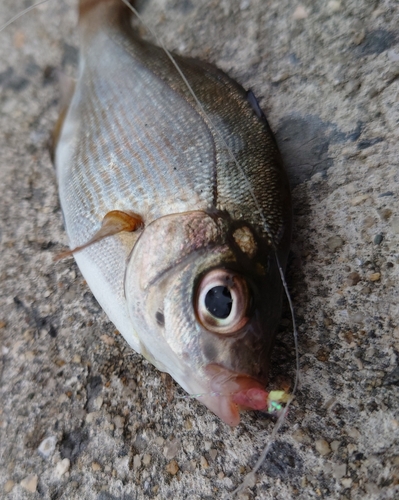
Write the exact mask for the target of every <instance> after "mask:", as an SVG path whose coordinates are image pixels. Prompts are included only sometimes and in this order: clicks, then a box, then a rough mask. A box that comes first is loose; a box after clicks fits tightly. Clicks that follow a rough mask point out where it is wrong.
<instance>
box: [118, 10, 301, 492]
mask: <svg viewBox="0 0 399 500" xmlns="http://www.w3.org/2000/svg"><path fill="white" fill-rule="evenodd" d="M121 1H122V2H123V3H124V4H125V5H126V6H127V7H128V8H129V9H130V10H131V11H132V12H133V13H134V14H135V16H136V17H137V18H138V19H139V21H140V22H141V23H142V24H143V26H145V28H146V29H147V30H148V31H149V32H150V33H151V35H152V36H153V37H154V38H155V40H156V41H157V42H158V44H159V45H160V47H161V48H162V49H163V50H164V52H165V54H166V55H167V56H168V58H169V59H170V61H171V62H172V64H173V66H174V67H175V68H176V71H177V72H178V73H179V75H180V77H181V78H182V80H183V81H184V83H185V85H186V86H187V89H188V91H189V92H190V94H191V95H192V97H193V99H194V101H195V103H196V105H197V106H198V108H199V109H200V110H201V112H202V113H203V114H204V115H205V116H206V117H207V119H208V121H209V123H210V124H211V126H212V128H213V129H214V130H215V132H216V133H217V135H218V137H219V138H220V140H221V141H222V143H223V146H224V147H225V148H226V151H227V152H228V154H229V156H230V158H231V159H232V161H233V162H234V163H235V165H236V166H237V168H238V170H239V171H240V173H241V176H242V178H243V180H244V182H245V184H246V187H247V189H248V191H249V193H250V195H251V197H252V200H253V202H254V204H255V207H256V209H257V211H258V213H259V217H260V218H261V220H262V223H263V227H264V230H265V232H266V234H267V235H268V236H269V239H270V242H271V245H272V247H273V250H274V255H275V259H276V263H277V267H278V270H279V273H280V278H281V282H282V285H283V288H284V293H285V295H286V297H287V300H288V303H289V307H290V311H291V317H292V324H293V335H294V344H295V356H296V374H295V382H294V388H293V391H292V393H291V397H290V399H289V400H288V402H287V404H286V406H285V408H284V409H283V411H282V413H281V414H280V416H279V418H278V420H277V422H276V424H275V426H274V428H273V431H272V433H271V436H270V439H269V441H268V443H267V445H266V446H265V448H264V449H263V452H262V454H261V455H260V457H259V459H258V461H257V463H256V464H255V467H254V468H253V469H252V471H251V472H250V473H249V474H248V475H247V476H246V478H245V479H244V481H243V483H242V484H241V485H240V486H239V487H238V488H237V489H236V490H234V491H232V492H231V493H229V495H228V496H226V497H225V498H226V499H228V498H232V497H233V496H235V495H236V494H237V493H239V492H241V491H242V490H243V489H245V488H246V487H247V486H249V484H251V482H252V481H253V479H254V476H255V473H256V472H257V470H258V469H259V467H260V466H261V465H262V464H263V462H264V460H265V459H266V456H267V454H268V453H269V451H270V448H271V446H272V444H273V442H274V441H275V440H276V436H277V433H278V431H279V429H280V428H281V426H282V425H283V423H284V421H285V418H286V415H287V411H288V408H289V406H290V404H291V402H292V401H293V399H294V396H295V393H296V390H297V388H298V383H299V350H298V332H297V328H296V322H295V314H294V307H293V304H292V300H291V296H290V293H289V290H288V286H287V283H286V281H285V277H284V271H283V269H282V267H281V264H280V260H279V258H278V254H277V249H276V246H275V242H274V239H273V235H272V233H271V231H270V228H269V227H268V224H267V222H266V219H265V217H264V215H263V213H262V210H261V207H260V205H259V203H258V200H257V198H256V195H255V192H254V190H253V189H252V186H251V183H250V181H249V179H248V177H247V175H246V174H245V171H244V169H243V167H242V166H241V164H240V163H239V162H238V160H237V158H236V157H235V155H234V153H233V151H232V150H231V148H230V147H229V145H228V144H227V142H226V141H225V139H224V137H223V135H222V133H221V132H220V131H219V130H218V129H217V127H216V126H215V125H214V123H213V121H212V120H211V118H210V117H209V115H208V113H206V111H205V109H204V107H203V106H202V104H201V102H200V101H199V99H198V97H197V96H196V94H195V92H194V90H193V89H192V87H191V85H190V83H189V82H188V80H187V78H186V77H185V75H184V73H183V72H182V70H181V69H180V67H179V65H178V64H177V62H176V61H175V59H174V57H173V56H172V54H171V53H170V52H169V51H168V49H167V48H166V47H165V45H164V44H163V42H162V40H161V39H160V38H159V37H158V36H157V34H156V33H154V32H153V31H152V30H151V29H150V28H149V27H148V26H147V25H146V23H145V22H144V21H143V19H142V18H141V16H140V14H139V13H138V12H137V10H136V9H135V8H134V7H133V6H132V5H131V4H130V3H129V1H128V0H121ZM194 397H195V396H194Z"/></svg>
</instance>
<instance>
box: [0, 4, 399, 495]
mask: <svg viewBox="0 0 399 500" xmlns="http://www.w3.org/2000/svg"><path fill="white" fill-rule="evenodd" d="M27 3H28V2H25V1H21V0H19V1H15V0H13V1H11V0H3V2H2V4H1V7H0V19H1V20H0V22H4V21H6V20H8V19H9V18H11V17H12V15H13V14H15V13H17V12H19V11H20V10H22V9H23V8H24V7H26V5H27ZM144 17H145V19H146V20H147V22H148V23H149V24H150V25H151V26H153V27H155V29H156V31H157V32H158V33H159V34H160V36H162V37H163V39H164V41H165V43H166V45H167V46H168V47H169V48H170V49H173V50H176V51H179V52H181V53H183V54H189V55H192V56H197V57H200V58H202V59H205V60H208V61H212V62H214V63H216V64H218V65H219V66H220V67H222V68H223V69H224V70H226V71H227V72H228V73H229V74H230V75H231V76H233V77H235V78H236V79H237V80H238V81H240V83H242V84H243V85H244V86H245V87H247V88H252V89H253V90H254V92H255V93H256V95H257V96H258V97H259V99H260V102H261V105H262V107H263V109H264V110H265V112H266V114H267V116H268V118H269V122H270V124H271V127H272V129H273V130H274V131H275V132H276V135H277V139H278V141H279V144H280V147H281V151H282V153H283V156H284V158H285V160H286V164H287V167H288V169H289V173H290V177H291V180H292V183H293V186H294V187H293V197H294V222H295V233H294V241H293V245H292V259H291V263H290V268H289V272H288V280H289V284H290V288H291V290H292V295H293V301H294V304H295V307H296V314H297V320H298V324H299V333H300V339H299V348H300V359H301V366H302V371H301V387H300V391H299V393H298V397H297V399H296V401H295V403H294V405H293V408H292V410H291V411H290V414H289V418H288V421H287V424H286V425H285V426H284V427H283V429H282V432H281V433H280V434H279V438H278V441H277V442H276V443H275V445H274V446H273V448H272V452H271V454H270V455H269V457H268V459H267V460H266V462H265V464H264V465H263V466H262V468H261V470H260V472H259V474H258V478H257V482H256V484H255V485H254V486H253V487H251V488H250V489H247V490H246V491H245V492H244V493H243V494H242V498H243V499H267V498H274V499H289V498H298V499H309V498H326V499H337V498H339V499H349V498H350V499H381V500H382V499H394V498H398V496H399V404H398V403H399V401H398V399H399V398H398V391H399V387H398V386H399V368H398V353H399V285H398V278H399V251H398V243H399V210H398V209H399V171H398V154H397V147H398V146H397V144H398V135H399V126H398V121H399V103H398V96H399V32H398V28H397V26H398V22H399V9H398V3H397V2H396V0H381V1H378V0H341V1H339V0H335V1H334V0H333V1H327V0H325V1H321V0H319V1H316V0H303V1H298V2H296V1H291V0H279V1H277V0H269V1H267V0H228V1H227V0H225V1H223V0H213V1H211V0H207V1H203V2H195V1H194V0H184V1H183V0H181V1H178V0H148V1H147V2H146V8H145V11H144ZM76 18H77V14H76V3H75V2H74V1H72V0H71V1H69V0H68V1H56V0H53V1H52V2H51V1H50V2H49V3H48V4H46V5H43V6H42V7H40V8H38V9H37V10H35V11H33V12H31V13H30V14H28V15H26V16H25V17H24V18H22V19H20V20H19V21H17V22H15V23H14V24H13V25H12V26H10V27H8V28H7V29H6V30H5V31H3V32H1V33H0V47H1V48H0V87H1V94H0V100H1V112H0V126H1V133H0V141H1V148H0V151H1V156H0V180H1V196H0V245H1V261H0V283H1V290H0V338H1V348H2V353H1V371H0V376H1V387H0V394H1V396H0V397H1V400H0V401H1V403H0V404H1V407H0V422H1V425H0V497H1V498H7V499H28V498H29V499H30V498H32V499H34V498H37V499H39V498H44V499H88V500H89V499H96V500H116V499H120V500H133V499H136V498H137V499H142V498H154V499H155V498H158V499H164V498H179V499H180V498H181V499H183V498H184V499H190V500H191V499H193V500H194V499H212V498H223V495H226V494H228V492H229V491H231V490H232V489H233V488H234V487H235V486H237V485H238V484H239V483H240V481H242V479H243V478H244V476H245V474H246V473H247V472H248V471H249V470H250V467H251V465H254V463H255V462H256V460H257V457H258V456H259V454H260V452H261V450H262V449H263V447H264V444H265V443H266V442H267V439H268V436H269V434H270V432H271V429H272V427H273V421H272V420H271V419H270V418H268V417H267V416H264V415H263V414H255V413H252V414H247V415H245V416H244V418H243V421H242V424H241V425H240V426H238V427H237V428H235V429H230V428H229V427H228V426H226V425H224V424H222V423H221V422H220V421H219V420H218V419H217V418H216V417H214V416H213V415H212V414H211V413H210V412H209V411H208V410H207V409H206V408H205V407H203V406H201V405H200V404H199V403H197V402H196V401H195V400H184V399H183V400H182V399H176V398H174V399H171V397H172V396H173V395H176V394H179V393H180V390H179V388H178V387H177V386H176V385H175V384H174V383H173V382H172V383H171V382H170V381H168V379H166V378H165V377H163V376H162V374H161V373H159V372H157V371H156V370H155V369H154V368H152V366H150V365H149V364H148V363H147V362H146V361H144V360H143V359H142V358H141V357H140V356H139V355H137V354H135V353H134V352H132V351H131V350H130V349H129V347H128V346H127V345H126V343H125V342H124V340H123V338H121V336H120V335H117V333H116V332H115V329H114V327H113V325H112V324H111V323H110V322H109V321H108V320H107V318H106V316H105V315H104V313H103V312H102V311H101V310H100V308H99V306H98V305H97V303H96V301H95V300H94V298H93V296H92V294H91V292H90V291H89V290H88V288H87V286H86V285H85V283H84V281H83V279H82V277H81V275H80V273H79V270H78V269H77V267H76V265H75V264H74V262H73V260H66V261H62V262H60V263H57V264H55V263H54V262H53V260H52V258H53V256H54V254H55V253H57V252H58V251H59V250H60V249H61V248H63V246H64V245H65V243H66V236H65V234H64V231H63V227H62V218H61V212H60V208H59V203H58V199H57V186H56V180H55V175H54V171H53V168H52V165H51V162H50V159H49V155H48V153H47V140H48V137H49V134H50V132H51V130H52V127H53V124H54V122H55V120H56V116H57V103H58V100H59V89H58V84H57V80H56V78H55V76H54V71H53V69H54V68H61V69H62V70H63V71H64V72H66V73H68V74H73V73H74V68H75V65H76V59H77V43H78V41H77V39H76V30H75V25H76ZM280 330H281V331H280V334H279V340H278V343H277V347H276V351H275V355H274V359H275V367H274V369H273V373H272V383H274V384H275V385H276V386H278V385H279V384H280V385H281V384H282V381H283V380H284V378H287V377H290V378H291V379H292V377H293V366H294V354H293V342H292V338H291V334H290V332H291V327H290V322H289V314H288V311H287V309H285V311H284V314H283V320H282V326H281V329H280ZM47 438H48V440H47V441H46V442H45V443H44V444H41V443H43V441H44V440H45V439H47ZM39 446H40V449H41V451H39Z"/></svg>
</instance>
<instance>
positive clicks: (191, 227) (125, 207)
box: [55, 0, 291, 425]
mask: <svg viewBox="0 0 399 500" xmlns="http://www.w3.org/2000/svg"><path fill="white" fill-rule="evenodd" d="M130 18H131V15H130V12H129V10H128V9H127V8H126V6H124V5H122V3H121V1H120V0H98V1H96V2H93V1H90V0H81V2H80V21H79V29H80V37H81V52H80V70H79V77H78V80H77V83H76V87H75V91H74V94H73V96H72V99H71V102H70V104H69V108H68V110H67V113H66V114H65V119H64V121H63V122H62V123H61V129H60V134H59V137H58V143H57V146H56V152H55V163H56V168H57V175H58V182H59V191H60V200H61V206H62V210H63V213H64V218H65V225H66V230H67V233H68V236H69V240H70V244H71V247H72V248H74V247H79V246H82V245H84V246H85V248H84V249H83V250H80V251H76V252H75V254H74V255H75V258H76V261H77V263H78V265H79V268H80V269H81V271H82V273H83V275H84V277H85V279H86V281H87V283H88V285H89V286H90V288H91V289H92V291H93V293H94V295H95V296H96V298H97V300H98V302H99V303H100V304H101V306H102V307H103V309H104V310H105V312H106V313H107V314H108V316H109V318H110V319H111V321H113V323H114V324H115V326H116V327H117V328H118V330H119V331H120V332H121V333H122V335H123V336H124V337H125V338H126V340H127V341H128V342H129V344H130V345H131V346H132V347H133V348H134V349H135V350H137V351H138V352H141V353H142V354H143V355H144V356H145V357H146V358H147V359H149V360H150V361H151V362H152V363H153V364H154V365H155V366H157V367H158V368H159V369H161V370H163V371H167V372H168V373H170V374H171V375H172V377H173V378H174V379H175V380H176V381H177V382H178V383H179V384H180V385H181V386H182V387H183V388H184V389H185V390H186V391H187V392H189V393H194V394H213V393H218V394H221V395H223V394H224V396H221V397H219V398H214V397H213V398H212V397H200V398H198V399H200V400H201V401H202V402H204V403H205V404H206V405H207V406H208V407H209V408H210V409H211V410H212V411H214V412H215V413H216V414H217V415H219V416H220V417H221V418H222V419H223V420H224V421H225V422H227V423H229V424H230V425H236V424H237V423H238V422H239V411H240V410H241V409H245V408H242V405H241V403H239V404H238V403H236V402H235V401H240V402H242V401H247V402H248V406H249V407H251V404H252V403H250V401H251V398H250V397H249V396H248V397H247V392H248V391H252V392H251V394H252V393H254V391H255V393H256V394H258V395H259V397H260V399H262V400H263V399H264V400H265V404H266V400H267V397H266V396H265V394H266V393H265V390H264V388H265V386H266V384H267V379H268V371H269V363H270V356H271V349H272V345H273V341H274V336H275V329H276V326H277V324H278V321H279V316H280V311H281V292H282V282H281V279H280V274H279V269H278V262H280V263H281V265H282V266H283V267H284V266H285V263H286V258H287V254H288V249H289V242H290V233H291V203H290V192H289V186H288V182H287V178H286V175H285V172H284V169H283V167H282V164H281V159H280V155H279V152H278V149H277V146H276V143H275V141H274V138H273V136H272V134H271V132H270V129H269V127H268V125H267V121H266V119H265V118H264V116H263V114H262V113H261V111H260V109H259V107H258V105H257V103H256V100H254V98H253V95H252V94H248V93H247V92H246V91H245V90H244V89H243V88H242V87H241V86H240V85H239V84H238V83H236V82H234V81H233V80H232V79H230V78H229V77H228V76H227V75H226V74H225V73H223V72H222V71H220V70H218V69H217V68H215V67H213V66H211V65H209V64H207V63H203V62H199V61H195V60H193V59H187V58H184V57H181V56H174V58H175V61H176V63H177V65H178V66H179V68H180V70H181V71H182V72H183V74H184V76H185V78H186V79H187V81H188V82H189V86H188V85H187V83H186V82H185V81H184V79H183V78H182V77H181V75H180V74H179V73H178V72H177V70H176V68H175V66H174V64H173V63H172V62H171V60H170V59H169V57H168V54H167V53H166V52H165V51H164V50H163V49H161V48H159V47H156V46H154V45H152V44H151V43H149V42H146V41H144V40H142V39H140V38H139V37H138V36H137V34H136V33H135V31H134V30H133V29H132V28H131V26H130ZM192 91H193V93H194V94H195V96H196V98H194V97H193V95H192ZM198 103H199V104H200V105H199V106H198ZM63 116H64V115H63ZM115 211H119V212H115ZM121 212H122V213H124V217H127V218H129V217H132V215H129V214H131V213H132V212H134V213H135V214H137V215H135V216H134V217H136V219H137V218H138V219H137V220H140V221H142V222H143V225H144V228H142V225H141V224H135V223H134V224H132V225H129V227H131V228H133V229H134V231H133V232H131V233H126V232H120V231H123V229H120V226H119V225H117V226H116V227H117V229H112V228H111V229H110V230H109V231H111V232H109V233H107V236H108V237H106V238H105V239H101V240H100V241H97V239H100V238H96V235H100V234H101V238H102V237H103V234H102V233H101V232H100V227H101V225H102V224H103V226H104V224H105V221H106V219H107V216H108V214H111V213H112V214H114V215H113V217H115V216H116V217H118V213H121ZM115 214H116V215H115ZM136 219H133V220H136ZM104 227H105V226H104ZM110 227H111V226H110ZM129 230H131V229H129ZM107 231H108V229H107ZM93 238H94V239H95V240H96V242H95V243H90V244H89V245H87V247H86V245H85V244H86V243H87V242H91V241H92V240H93ZM277 259H278V260H277ZM215 287H216V288H218V289H223V290H224V292H223V294H212V290H213V289H214V288H215ZM208 291H209V293H210V294H211V295H210V297H219V296H220V297H230V299H231V300H230V299H229V300H230V302H231V310H230V312H229V315H228V316H227V317H225V315H224V316H223V317H218V314H217V313H215V311H218V310H219V309H220V308H218V307H214V305H212V304H211V305H209V306H207V304H209V303H211V302H212V300H217V299H212V300H210V301H209V300H208V301H207V300H206V298H207V297H208V295H207V294H208ZM212 311H213V313H212ZM248 394H250V392H248ZM254 404H255V403H254ZM256 404H257V405H258V403H256ZM240 405H241V406H240ZM254 408H255V407H254Z"/></svg>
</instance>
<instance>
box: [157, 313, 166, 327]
mask: <svg viewBox="0 0 399 500" xmlns="http://www.w3.org/2000/svg"><path fill="white" fill-rule="evenodd" d="M155 319H156V320H157V323H158V325H159V326H165V315H164V313H163V312H162V311H157V312H156V313H155Z"/></svg>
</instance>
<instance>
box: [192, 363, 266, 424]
mask: <svg viewBox="0 0 399 500" xmlns="http://www.w3.org/2000/svg"><path fill="white" fill-rule="evenodd" d="M204 372H205V377H207V378H208V383H207V386H208V388H209V393H208V394H204V395H203V396H199V397H198V398H197V399H198V400H199V401H201V403H203V404H204V405H206V406H207V407H208V409H209V410H211V411H212V412H213V413H215V415H217V416H218V417H219V418H220V419H221V420H222V421H223V422H225V423H226V424H228V425H230V426H232V427H235V426H237V425H238V424H239V423H240V412H241V411H245V410H264V409H265V408H266V407H267V404H268V396H269V393H268V392H267V391H266V390H265V389H264V387H265V382H264V381H263V382H261V381H259V380H256V379H255V378H253V377H249V376H247V375H245V374H240V373H236V372H234V371H232V370H229V369H227V368H224V367H223V366H220V365H217V364H211V365H208V366H207V367H206V368H205V370H204Z"/></svg>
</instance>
